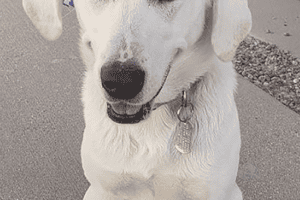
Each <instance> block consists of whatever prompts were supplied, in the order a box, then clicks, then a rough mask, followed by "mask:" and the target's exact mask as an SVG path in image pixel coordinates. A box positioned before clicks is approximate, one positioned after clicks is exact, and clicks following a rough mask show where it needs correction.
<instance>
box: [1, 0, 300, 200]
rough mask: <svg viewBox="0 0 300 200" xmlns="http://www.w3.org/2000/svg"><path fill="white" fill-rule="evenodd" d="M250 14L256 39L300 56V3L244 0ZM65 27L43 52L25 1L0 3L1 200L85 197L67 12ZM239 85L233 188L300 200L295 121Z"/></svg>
mask: <svg viewBox="0 0 300 200" xmlns="http://www.w3.org/2000/svg"><path fill="white" fill-rule="evenodd" d="M287 5H290V6H291V8H290V7H289V6H287ZM249 6H250V9H251V11H252V14H253V30H252V32H251V34H252V35H254V36H256V37H259V38H260V39H263V40H266V41H269V42H273V43H275V44H278V45H279V46H280V47H281V48H285V49H287V50H291V51H292V52H293V53H294V54H295V55H298V56H300V48H299V45H298V44H299V38H300V35H299V34H300V30H298V29H297V28H299V27H300V26H299V24H298V21H297V20H298V18H297V15H298V11H299V10H300V2H299V1H297V0H249ZM292 11H293V12H292ZM299 15H300V14H299ZM284 20H285V21H287V23H285V21H284ZM299 20H300V19H299ZM292 22H293V23H292ZM63 23H64V31H63V34H62V36H61V37H60V38H59V39H58V40H57V41H54V42H48V41H46V40H45V39H43V38H42V37H41V36H40V34H39V33H38V31H37V30H36V29H35V28H34V26H33V25H32V24H31V22H30V21H29V19H28V18H27V16H26V15H25V13H24V11H23V9H22V5H21V0H16V1H10V0H1V6H0V27H1V28H0V113H1V115H0V200H22V199H24V200H32V199H39V200H40V199H46V200H48V199H49V200H52V199H59V200H60V199H64V200H66V199H70V200H71V199H72V200H79V199H82V197H83V195H84V192H85V190H86V189H87V187H88V183H87V181H86V180H85V178H84V175H83V171H82V168H81V161H80V145H81V139H82V133H83V130H84V122H83V112H82V109H83V108H82V104H81V102H80V92H81V85H82V76H83V71H84V65H83V63H82V61H81V59H80V55H79V51H78V46H77V44H78V38H79V32H78V23H77V19H76V15H75V11H74V10H73V9H72V8H67V7H64V8H63ZM282 24H288V26H285V25H283V27H282ZM266 29H270V30H271V32H273V33H272V34H270V33H268V34H267V33H266V31H265V30H266ZM285 32H290V33H291V36H289V37H286V36H284V35H283V34H284V33H285ZM288 42H290V43H288ZM238 83H239V86H238V91H237V95H236V102H237V106H238V111H239V118H240V124H241V134H242V149H241V158H240V166H239V174H238V177H237V182H238V185H239V186H240V188H241V190H242V191H243V195H244V199H245V200H250V199H272V200H273V199H276V200H277V199H279V200H280V199H284V200H300V190H299V189H300V172H299V171H300V116H299V115H298V114H296V113H295V112H293V111H292V110H290V109H288V108H287V107H285V106H284V105H282V104H281V103H280V102H278V101H277V100H276V99H274V98H273V97H271V96H270V95H268V94H267V93H265V92H264V91H262V90H261V89H259V88H257V87H256V86H254V85H253V84H252V83H250V82H248V81H247V80H245V79H244V78H243V77H241V76H239V75H238Z"/></svg>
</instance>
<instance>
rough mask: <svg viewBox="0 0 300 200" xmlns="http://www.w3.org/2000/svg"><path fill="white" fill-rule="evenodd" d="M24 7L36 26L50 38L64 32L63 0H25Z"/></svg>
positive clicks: (52, 38)
mask: <svg viewBox="0 0 300 200" xmlns="http://www.w3.org/2000/svg"><path fill="white" fill-rule="evenodd" d="M22 3H23V8H24V10H25V12H26V14H27V15H28V17H29V18H30V19H31V21H32V23H33V24H34V26H35V27H36V28H37V29H38V30H39V31H40V33H41V34H42V36H44V37H45V38H46V39H48V40H55V39H57V38H58V37H59V36H60V35H61V33H62V19H61V5H60V3H61V0H23V2H22Z"/></svg>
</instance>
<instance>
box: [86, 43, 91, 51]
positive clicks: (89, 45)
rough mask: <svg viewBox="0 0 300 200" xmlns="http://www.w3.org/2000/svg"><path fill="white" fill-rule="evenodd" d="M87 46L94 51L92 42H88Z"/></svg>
mask: <svg viewBox="0 0 300 200" xmlns="http://www.w3.org/2000/svg"><path fill="white" fill-rule="evenodd" d="M86 45H87V46H88V47H89V48H90V49H91V50H93V47H92V42H91V41H88V42H87V43H86Z"/></svg>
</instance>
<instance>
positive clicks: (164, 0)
mask: <svg viewBox="0 0 300 200" xmlns="http://www.w3.org/2000/svg"><path fill="white" fill-rule="evenodd" d="M172 1H175V0H158V2H159V3H164V2H172Z"/></svg>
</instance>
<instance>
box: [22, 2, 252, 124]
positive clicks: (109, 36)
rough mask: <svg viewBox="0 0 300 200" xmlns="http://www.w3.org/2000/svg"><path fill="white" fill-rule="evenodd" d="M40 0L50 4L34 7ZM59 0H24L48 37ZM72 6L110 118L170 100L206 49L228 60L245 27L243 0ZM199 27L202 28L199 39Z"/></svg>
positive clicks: (193, 76)
mask: <svg viewBox="0 0 300 200" xmlns="http://www.w3.org/2000/svg"><path fill="white" fill-rule="evenodd" d="M38 1H39V2H38ZM48 1H49V2H48ZM40 2H43V3H44V4H43V5H44V6H45V4H47V5H48V7H51V8H52V10H51V9H49V8H47V9H48V10H47V11H46V12H41V11H39V10H37V9H36V7H39V6H42V3H40ZM58 4H59V0H47V1H46V0H23V6H24V8H25V11H26V13H27V14H28V15H29V17H30V18H31V19H32V21H33V22H34V24H35V25H36V27H37V28H38V29H39V30H40V31H41V32H42V34H43V35H44V36H45V37H46V38H48V39H55V38H57V37H58V36H59V35H60V32H61V31H60V29H61V18H60V8H59V5H58ZM34 7H35V8H34ZM75 7H76V13H77V18H78V20H79V23H80V26H81V41H80V46H81V53H82V58H83V61H84V62H85V64H86V65H87V71H88V73H90V74H93V75H92V76H90V77H89V78H92V79H93V80H92V81H93V82H94V83H95V84H96V85H98V89H99V90H101V94H102V96H103V100H105V101H106V102H107V114H108V116H109V117H110V118H111V119H112V120H113V121H115V122H117V123H138V122H140V121H141V120H145V119H147V117H148V116H149V115H150V113H151V111H152V110H153V109H155V108H157V107H159V106H160V105H162V104H164V103H167V102H170V101H172V100H174V99H175V98H176V97H178V95H179V94H180V93H181V91H182V90H183V89H186V88H188V87H189V85H190V84H191V83H193V82H195V81H196V80H197V79H198V78H199V77H201V76H203V75H204V74H205V73H206V72H207V71H208V70H209V69H208V67H209V66H208V64H206V63H205V62H206V60H208V59H211V58H210V57H211V56H215V55H216V56H217V57H218V58H219V59H221V60H223V61H226V62H227V61H229V60H230V59H231V58H232V56H233V53H234V51H235V49H236V47H237V45H238V43H239V42H240V41H241V40H242V39H243V38H244V37H245V36H246V35H247V34H248V32H249V30H250V28H251V14H250V12H249V10H248V7H247V1H246V0H75ZM38 9H39V8H38ZM208 9H210V11H211V15H210V14H209V13H207V10H208ZM47 12H49V13H47ZM30 13H31V14H30ZM45 13H46V14H45ZM37 15H41V16H42V18H47V19H46V20H48V21H46V23H43V22H42V20H41V19H42V18H41V17H39V18H36V16H37ZM56 15H57V16H56ZM49 16H50V17H49ZM206 17H209V18H210V17H211V18H213V19H205V18H206ZM49 20H50V21H51V22H49ZM44 22H45V21H44ZM207 22H211V25H208V24H206V23H207ZM51 23H52V25H51ZM49 24H50V25H51V26H52V27H49V26H50V25H49ZM53 27H56V29H55V28H53ZM208 29H209V30H208ZM204 31H208V32H209V33H207V34H206V38H204V39H202V42H201V41H200V42H199V39H200V38H201V36H202V35H203V32H204ZM192 58H193V59H192ZM191 59H192V60H194V61H195V62H193V63H192V62H188V61H189V60H191ZM197 61H199V62H200V61H201V63H197ZM195 67H198V69H197V70H195V69H193V68H195ZM189 68H190V69H189ZM182 69H184V70H182ZM192 69H193V70H192ZM90 81H91V80H90Z"/></svg>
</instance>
